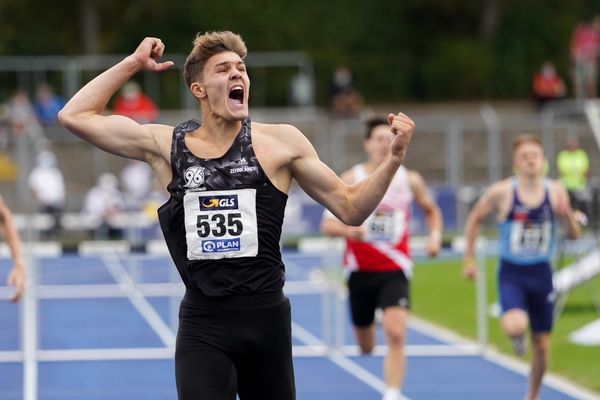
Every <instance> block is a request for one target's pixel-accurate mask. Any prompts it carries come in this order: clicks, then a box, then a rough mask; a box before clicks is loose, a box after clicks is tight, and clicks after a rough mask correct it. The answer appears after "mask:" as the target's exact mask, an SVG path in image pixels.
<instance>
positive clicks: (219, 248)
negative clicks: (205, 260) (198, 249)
mask: <svg viewBox="0 0 600 400" xmlns="http://www.w3.org/2000/svg"><path fill="white" fill-rule="evenodd" d="M240 248H241V246H240V239H239V238H236V239H221V240H204V241H202V252H203V253H224V252H228V251H240Z"/></svg>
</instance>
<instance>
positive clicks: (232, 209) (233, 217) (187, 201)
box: [183, 189, 258, 260]
mask: <svg viewBox="0 0 600 400" xmlns="http://www.w3.org/2000/svg"><path fill="white" fill-rule="evenodd" d="M183 207H184V210H185V236H186V242H187V249H188V250H187V258H188V259H189V260H216V259H221V258H237V257H251V256H255V255H256V254H257V253H258V235H257V231H258V228H257V223H256V189H238V190H224V191H208V192H187V193H186V194H185V196H184V197H183Z"/></svg>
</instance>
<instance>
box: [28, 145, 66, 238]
mask: <svg viewBox="0 0 600 400" xmlns="http://www.w3.org/2000/svg"><path fill="white" fill-rule="evenodd" d="M29 187H30V188H31V190H32V191H33V194H34V196H35V198H36V200H37V202H38V203H39V205H40V211H41V212H42V213H47V214H50V215H51V216H52V218H53V222H52V226H51V227H50V229H49V230H48V231H47V232H44V233H43V235H44V236H46V237H49V236H50V237H56V236H57V235H58V234H59V233H60V217H61V215H62V213H63V210H64V207H65V180H64V178H63V174H62V172H61V171H60V169H58V166H57V165H56V156H55V155H54V153H52V152H50V151H47V150H45V151H42V152H41V153H40V154H38V156H37V162H36V166H35V167H34V168H33V170H32V171H31V174H30V175H29Z"/></svg>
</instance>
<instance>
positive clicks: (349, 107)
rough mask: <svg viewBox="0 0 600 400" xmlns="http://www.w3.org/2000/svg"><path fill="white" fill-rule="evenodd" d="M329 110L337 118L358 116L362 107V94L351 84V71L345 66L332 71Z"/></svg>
mask: <svg viewBox="0 0 600 400" xmlns="http://www.w3.org/2000/svg"><path fill="white" fill-rule="evenodd" d="M330 96H331V111H332V113H333V116H334V117H337V118H358V117H359V114H360V110H361V108H362V104H363V101H362V96H361V95H360V93H359V92H358V91H357V90H356V89H355V88H354V87H353V86H352V72H351V71H350V69H349V68H348V67H346V66H342V67H338V68H337V69H336V70H335V71H334V73H333V81H332V82H331V88H330Z"/></svg>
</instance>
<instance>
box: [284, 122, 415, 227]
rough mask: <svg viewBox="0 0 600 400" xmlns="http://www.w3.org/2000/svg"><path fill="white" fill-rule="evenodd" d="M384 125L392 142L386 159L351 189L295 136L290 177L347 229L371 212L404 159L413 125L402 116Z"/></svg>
mask: <svg viewBox="0 0 600 400" xmlns="http://www.w3.org/2000/svg"><path fill="white" fill-rule="evenodd" d="M388 122H389V124H390V130H391V131H392V132H393V133H394V139H393V140H392V143H391V146H390V151H389V153H388V155H387V157H386V159H385V160H384V161H383V162H382V163H381V165H380V166H379V167H378V168H377V169H376V170H375V171H374V172H373V173H372V174H371V175H369V177H368V178H366V179H364V180H361V181H360V182H358V183H355V184H353V185H348V184H346V183H345V182H344V181H343V180H342V179H340V178H339V177H338V176H337V175H336V174H335V173H334V172H333V171H332V170H331V169H330V168H329V167H328V166H327V165H325V164H324V163H323V162H322V161H321V160H320V159H319V157H318V155H317V152H316V151H315V149H314V147H313V146H312V145H311V144H310V142H309V141H308V140H307V139H306V138H305V137H304V136H295V137H296V138H297V140H295V143H294V145H295V146H296V147H297V150H296V151H297V153H296V156H295V157H294V158H293V161H292V164H291V168H292V174H293V177H294V178H295V179H296V180H297V181H298V183H299V184H300V186H301V187H302V188H303V189H304V191H306V192H307V193H308V194H309V195H310V196H311V197H313V198H314V199H315V200H317V201H318V202H319V203H321V204H323V205H324V206H325V207H326V208H327V209H328V210H330V211H331V212H332V213H333V214H334V215H335V216H336V217H337V218H338V219H339V220H340V221H342V222H343V223H345V224H347V225H354V226H357V225H360V224H362V223H363V221H364V220H365V219H366V218H367V217H368V216H369V215H370V214H371V212H373V210H374V209H375V208H376V207H377V205H378V204H379V202H380V201H381V199H382V198H383V196H384V194H385V192H386V191H387V189H388V187H389V185H390V182H391V181H392V179H393V177H394V174H395V173H396V171H397V170H398V167H399V166H400V165H401V164H402V162H403V161H404V157H405V156H406V151H407V149H408V145H409V143H410V140H411V138H412V135H413V131H414V129H415V124H414V122H413V121H412V120H411V119H410V118H409V117H407V116H406V115H404V114H402V113H399V114H398V115H394V114H390V115H388Z"/></svg>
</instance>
